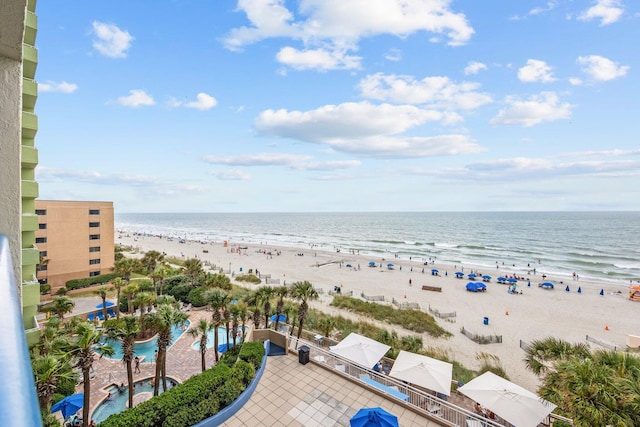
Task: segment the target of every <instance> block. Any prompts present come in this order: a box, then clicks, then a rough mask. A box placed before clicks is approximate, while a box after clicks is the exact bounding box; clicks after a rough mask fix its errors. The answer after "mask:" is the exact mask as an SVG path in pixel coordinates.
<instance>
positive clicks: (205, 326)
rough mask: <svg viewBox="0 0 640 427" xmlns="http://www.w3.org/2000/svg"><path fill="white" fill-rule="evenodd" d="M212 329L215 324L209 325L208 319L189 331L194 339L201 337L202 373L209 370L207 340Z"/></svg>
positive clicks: (201, 320) (202, 320)
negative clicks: (207, 365) (207, 364)
mask: <svg viewBox="0 0 640 427" xmlns="http://www.w3.org/2000/svg"><path fill="white" fill-rule="evenodd" d="M212 329H213V323H209V322H208V321H207V319H200V321H199V322H198V324H197V325H196V327H195V328H191V329H189V330H188V331H187V332H189V334H190V335H191V336H192V337H194V338H197V337H198V336H199V337H200V362H201V363H202V372H204V371H205V370H206V369H207V367H206V359H205V357H206V355H207V340H208V334H209V331H211V330H212ZM217 332H218V331H216V333H217ZM214 343H215V342H214ZM216 351H217V349H216Z"/></svg>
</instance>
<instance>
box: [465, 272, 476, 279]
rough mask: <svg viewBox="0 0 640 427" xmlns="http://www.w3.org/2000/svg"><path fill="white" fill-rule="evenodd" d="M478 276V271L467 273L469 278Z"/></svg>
mask: <svg viewBox="0 0 640 427" xmlns="http://www.w3.org/2000/svg"><path fill="white" fill-rule="evenodd" d="M476 276H477V274H476V273H469V274H467V277H468V278H469V279H474V278H475V277H476Z"/></svg>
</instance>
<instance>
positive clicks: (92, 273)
mask: <svg viewBox="0 0 640 427" xmlns="http://www.w3.org/2000/svg"><path fill="white" fill-rule="evenodd" d="M99 275H100V272H99V271H90V272H89V277H95V276H99Z"/></svg>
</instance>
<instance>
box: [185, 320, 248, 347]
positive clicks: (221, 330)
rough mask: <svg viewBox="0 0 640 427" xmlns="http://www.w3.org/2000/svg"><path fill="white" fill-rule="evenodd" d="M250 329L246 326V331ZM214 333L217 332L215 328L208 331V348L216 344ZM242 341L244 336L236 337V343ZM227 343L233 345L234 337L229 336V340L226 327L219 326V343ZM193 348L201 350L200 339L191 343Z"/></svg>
mask: <svg viewBox="0 0 640 427" xmlns="http://www.w3.org/2000/svg"><path fill="white" fill-rule="evenodd" d="M238 329H242V328H238ZM248 330H249V327H248V326H245V327H244V331H245V332H247V331H248ZM214 334H215V330H214V329H212V330H210V331H209V332H207V348H208V349H209V348H211V347H213V345H214V344H215V342H214V337H215V335H214ZM241 342H242V337H241V336H240V337H238V338H237V339H236V344H240V343H241ZM227 343H229V344H230V345H233V337H229V340H228V341H227V330H226V329H225V328H218V345H222V344H227ZM191 348H192V349H194V350H200V340H198V341H196V342H194V343H193V344H192V345H191Z"/></svg>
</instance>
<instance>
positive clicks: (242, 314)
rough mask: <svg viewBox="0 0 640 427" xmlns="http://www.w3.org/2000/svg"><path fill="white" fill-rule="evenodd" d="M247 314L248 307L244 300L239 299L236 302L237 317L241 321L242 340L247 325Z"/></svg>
mask: <svg viewBox="0 0 640 427" xmlns="http://www.w3.org/2000/svg"><path fill="white" fill-rule="evenodd" d="M248 314H249V308H248V307H247V304H245V302H244V301H240V302H238V317H239V318H240V321H241V322H242V325H241V326H242V341H243V342H244V336H245V330H246V327H247V317H248Z"/></svg>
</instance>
